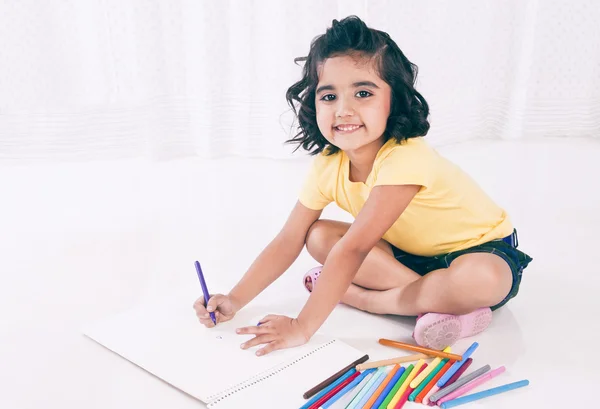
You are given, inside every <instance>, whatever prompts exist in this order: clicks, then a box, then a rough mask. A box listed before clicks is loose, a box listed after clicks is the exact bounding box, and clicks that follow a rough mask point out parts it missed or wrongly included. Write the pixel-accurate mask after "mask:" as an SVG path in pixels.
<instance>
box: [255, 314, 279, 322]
mask: <svg viewBox="0 0 600 409" xmlns="http://www.w3.org/2000/svg"><path fill="white" fill-rule="evenodd" d="M279 317H280V315H273V314H269V315H267V316H266V317H264V318H263V319H262V320H260V323H261V324H265V323H267V322H269V321H275V320H276V319H278V318H279Z"/></svg>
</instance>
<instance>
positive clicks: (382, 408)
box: [379, 364, 415, 409]
mask: <svg viewBox="0 0 600 409" xmlns="http://www.w3.org/2000/svg"><path fill="white" fill-rule="evenodd" d="M414 367H415V366H414V365H413V364H410V365H409V366H408V367H407V368H406V370H405V371H404V373H403V374H402V376H401V377H400V379H398V380H397V381H396V383H395V384H394V387H393V388H392V390H391V391H390V393H388V396H387V397H386V398H385V400H384V401H383V403H382V404H381V405H379V409H387V407H388V405H389V404H390V402H391V401H392V399H393V398H394V396H396V393H397V392H398V389H400V387H401V386H402V385H403V384H404V382H405V381H406V378H408V376H409V375H410V373H411V372H412V370H413V368H414Z"/></svg>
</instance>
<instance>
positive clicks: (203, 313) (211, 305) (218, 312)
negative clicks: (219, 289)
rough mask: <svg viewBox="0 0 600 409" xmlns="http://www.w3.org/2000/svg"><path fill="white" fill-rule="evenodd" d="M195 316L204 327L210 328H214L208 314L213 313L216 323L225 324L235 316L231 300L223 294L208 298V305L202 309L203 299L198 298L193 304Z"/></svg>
mask: <svg viewBox="0 0 600 409" xmlns="http://www.w3.org/2000/svg"><path fill="white" fill-rule="evenodd" d="M194 310H195V311H196V316H197V317H198V319H199V320H200V323H202V324H203V325H204V326H205V327H208V328H212V327H214V326H215V324H214V323H213V321H212V319H211V318H210V314H209V313H210V312H214V313H215V320H216V321H217V323H220V322H226V321H229V320H230V319H232V318H233V317H234V316H235V313H236V311H235V308H234V306H233V303H232V302H231V299H230V298H229V297H228V296H226V295H223V294H214V295H211V296H210V299H209V300H208V305H207V306H206V308H205V307H204V297H200V298H198V299H197V300H196V302H195V303H194Z"/></svg>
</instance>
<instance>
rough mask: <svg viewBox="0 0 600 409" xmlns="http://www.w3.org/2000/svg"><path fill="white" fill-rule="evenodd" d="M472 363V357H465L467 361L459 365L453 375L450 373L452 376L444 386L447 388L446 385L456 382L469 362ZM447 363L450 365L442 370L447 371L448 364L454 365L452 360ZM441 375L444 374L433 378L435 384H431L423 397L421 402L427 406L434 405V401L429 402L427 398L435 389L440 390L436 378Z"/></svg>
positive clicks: (469, 364)
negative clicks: (431, 386)
mask: <svg viewBox="0 0 600 409" xmlns="http://www.w3.org/2000/svg"><path fill="white" fill-rule="evenodd" d="M472 363H473V358H469V359H467V361H466V362H465V364H464V365H463V366H461V367H460V369H459V370H458V371H456V373H455V374H454V375H452V378H450V380H449V381H448V383H447V384H446V388H447V387H448V386H450V385H452V384H453V383H454V382H456V380H457V379H458V378H460V377H461V375H462V374H463V373H464V372H465V371H466V370H467V368H469V366H471V364H472ZM448 364H450V365H449V367H448V368H446V369H445V370H444V372H445V371H447V370H448V369H450V366H452V365H454V362H452V361H449V362H448ZM442 376H444V374H442V375H440V377H439V378H437V379H436V380H435V382H436V384H435V385H433V388H431V390H430V391H429V392H428V393H427V395H425V397H424V398H423V403H424V404H425V405H429V406H435V403H434V402H430V401H429V398H430V397H431V396H433V394H435V393H436V392H437V391H439V390H440V387H439V386H437V381H438V380H439V379H440V378H441V377H442Z"/></svg>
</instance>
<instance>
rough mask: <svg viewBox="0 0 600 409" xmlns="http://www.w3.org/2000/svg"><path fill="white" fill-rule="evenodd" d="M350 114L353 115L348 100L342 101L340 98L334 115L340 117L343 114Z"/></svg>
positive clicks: (352, 109)
mask: <svg viewBox="0 0 600 409" xmlns="http://www.w3.org/2000/svg"><path fill="white" fill-rule="evenodd" d="M352 115H354V108H353V107H352V104H351V103H350V102H349V101H344V100H342V99H341V98H340V99H339V102H338V106H337V109H336V112H335V116H336V117H338V118H342V117H344V116H352Z"/></svg>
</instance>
